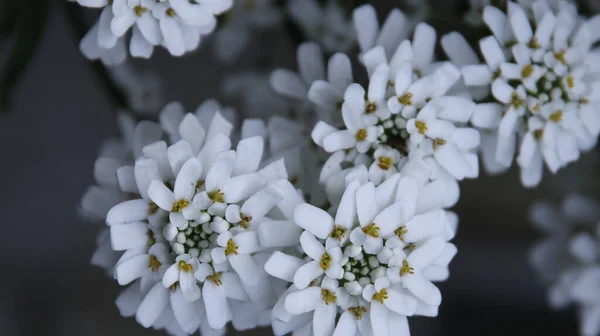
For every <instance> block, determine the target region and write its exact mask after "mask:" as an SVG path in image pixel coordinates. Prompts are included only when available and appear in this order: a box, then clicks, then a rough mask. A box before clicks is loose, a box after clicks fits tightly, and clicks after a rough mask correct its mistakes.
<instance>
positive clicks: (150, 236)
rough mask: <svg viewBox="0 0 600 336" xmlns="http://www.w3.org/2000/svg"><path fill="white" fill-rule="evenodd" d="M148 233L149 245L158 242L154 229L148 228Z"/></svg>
mask: <svg viewBox="0 0 600 336" xmlns="http://www.w3.org/2000/svg"><path fill="white" fill-rule="evenodd" d="M146 235H147V236H148V246H152V245H154V243H156V239H154V232H153V231H152V230H148V232H147V233H146Z"/></svg>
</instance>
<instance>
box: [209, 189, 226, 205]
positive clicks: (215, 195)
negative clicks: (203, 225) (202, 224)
mask: <svg viewBox="0 0 600 336" xmlns="http://www.w3.org/2000/svg"><path fill="white" fill-rule="evenodd" d="M223 196H224V195H223V193H222V192H221V189H217V190H215V191H211V192H209V193H208V198H210V200H211V201H213V202H215V203H225V199H224V198H223Z"/></svg>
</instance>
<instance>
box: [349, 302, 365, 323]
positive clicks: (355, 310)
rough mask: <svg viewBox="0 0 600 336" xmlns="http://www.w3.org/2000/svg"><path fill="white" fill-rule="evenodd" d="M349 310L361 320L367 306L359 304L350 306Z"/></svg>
mask: <svg viewBox="0 0 600 336" xmlns="http://www.w3.org/2000/svg"><path fill="white" fill-rule="evenodd" d="M348 311H349V312H351V313H352V314H354V318H356V320H357V321H360V320H362V317H363V314H364V313H366V312H367V308H365V307H361V306H358V307H352V308H349V309H348Z"/></svg>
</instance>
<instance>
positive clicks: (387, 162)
mask: <svg viewBox="0 0 600 336" xmlns="http://www.w3.org/2000/svg"><path fill="white" fill-rule="evenodd" d="M392 164H393V161H392V158H391V157H389V156H382V157H380V158H379V164H378V165H379V168H381V169H383V170H388V169H390V167H391V166H392Z"/></svg>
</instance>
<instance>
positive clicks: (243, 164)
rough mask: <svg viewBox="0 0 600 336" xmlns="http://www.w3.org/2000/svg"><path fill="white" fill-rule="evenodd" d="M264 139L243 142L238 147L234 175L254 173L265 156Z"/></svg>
mask: <svg viewBox="0 0 600 336" xmlns="http://www.w3.org/2000/svg"><path fill="white" fill-rule="evenodd" d="M263 147H264V139H263V138H262V137H260V136H255V137H251V138H246V139H243V140H241V141H240V142H239V143H238V146H237V158H236V162H235V169H234V170H233V174H234V175H242V174H249V173H254V172H256V171H257V170H258V166H259V165H260V161H261V159H262V156H263Z"/></svg>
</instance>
